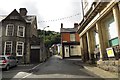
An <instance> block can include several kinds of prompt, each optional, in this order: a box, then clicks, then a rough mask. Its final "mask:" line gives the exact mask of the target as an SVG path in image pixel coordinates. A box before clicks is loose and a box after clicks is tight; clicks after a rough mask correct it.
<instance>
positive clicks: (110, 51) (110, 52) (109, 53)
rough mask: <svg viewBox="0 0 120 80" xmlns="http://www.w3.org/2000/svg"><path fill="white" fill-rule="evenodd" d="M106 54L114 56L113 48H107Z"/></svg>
mask: <svg viewBox="0 0 120 80" xmlns="http://www.w3.org/2000/svg"><path fill="white" fill-rule="evenodd" d="M106 50H107V55H108V57H114V56H115V55H114V51H113V48H107V49H106Z"/></svg>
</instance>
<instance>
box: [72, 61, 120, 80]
mask: <svg viewBox="0 0 120 80" xmlns="http://www.w3.org/2000/svg"><path fill="white" fill-rule="evenodd" d="M74 64H76V65H79V66H83V67H84V68H85V69H86V70H88V71H90V72H92V73H94V74H96V75H97V76H100V77H101V78H104V79H108V78H109V79H112V80H116V79H117V80H120V73H117V72H110V71H105V70H103V69H101V68H99V67H97V66H96V65H92V64H87V63H86V64H85V63H82V62H81V61H79V60H78V61H76V62H74Z"/></svg>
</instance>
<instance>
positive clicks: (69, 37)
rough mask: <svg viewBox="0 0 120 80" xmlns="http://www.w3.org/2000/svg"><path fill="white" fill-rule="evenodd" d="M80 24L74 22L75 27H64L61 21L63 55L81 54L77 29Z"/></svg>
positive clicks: (65, 56) (64, 56)
mask: <svg viewBox="0 0 120 80" xmlns="http://www.w3.org/2000/svg"><path fill="white" fill-rule="evenodd" d="M77 26H78V24H77V23H75V24H74V28H63V24H62V23H61V29H60V33H61V45H62V57H63V58H67V57H72V56H79V57H80V56H81V53H80V42H79V41H80V40H79V35H78V33H77V32H76V31H77Z"/></svg>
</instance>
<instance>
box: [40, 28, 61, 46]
mask: <svg viewBox="0 0 120 80" xmlns="http://www.w3.org/2000/svg"><path fill="white" fill-rule="evenodd" d="M44 33H45V37H43V36H44ZM38 36H39V37H41V38H45V39H44V40H45V46H46V47H47V48H49V47H51V46H52V45H53V44H58V43H60V42H61V36H60V33H59V32H55V31H44V30H40V29H39V30H38Z"/></svg>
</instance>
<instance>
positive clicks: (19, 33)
mask: <svg viewBox="0 0 120 80" xmlns="http://www.w3.org/2000/svg"><path fill="white" fill-rule="evenodd" d="M24 34H25V27H24V26H18V33H17V35H18V36H20V37H24Z"/></svg>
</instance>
